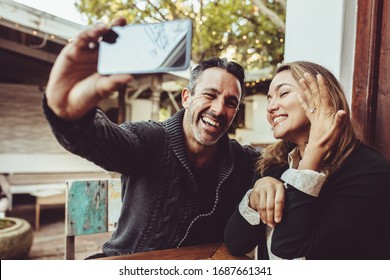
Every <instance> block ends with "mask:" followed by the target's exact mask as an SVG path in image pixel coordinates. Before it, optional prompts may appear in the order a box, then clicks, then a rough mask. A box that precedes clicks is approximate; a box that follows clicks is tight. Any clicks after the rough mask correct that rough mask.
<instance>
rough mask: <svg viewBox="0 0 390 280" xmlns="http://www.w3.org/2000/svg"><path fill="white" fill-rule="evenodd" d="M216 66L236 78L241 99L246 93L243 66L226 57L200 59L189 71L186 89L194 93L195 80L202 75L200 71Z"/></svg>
mask: <svg viewBox="0 0 390 280" xmlns="http://www.w3.org/2000/svg"><path fill="white" fill-rule="evenodd" d="M213 67H218V68H221V69H224V70H226V71H227V72H229V73H230V74H232V75H233V76H234V77H236V78H237V79H238V81H239V82H240V86H241V100H240V101H242V100H243V99H244V97H245V95H246V91H245V71H244V68H243V67H242V66H241V65H240V64H238V63H237V62H234V61H229V60H227V59H226V58H219V57H212V58H209V59H206V60H203V61H201V62H200V63H199V64H198V65H197V66H196V67H195V68H194V69H193V70H192V72H191V78H190V81H189V83H188V86H187V87H188V89H189V90H190V92H191V95H193V94H194V93H195V87H196V84H197V80H198V78H199V77H200V75H202V73H203V72H204V71H205V70H206V69H208V68H213Z"/></svg>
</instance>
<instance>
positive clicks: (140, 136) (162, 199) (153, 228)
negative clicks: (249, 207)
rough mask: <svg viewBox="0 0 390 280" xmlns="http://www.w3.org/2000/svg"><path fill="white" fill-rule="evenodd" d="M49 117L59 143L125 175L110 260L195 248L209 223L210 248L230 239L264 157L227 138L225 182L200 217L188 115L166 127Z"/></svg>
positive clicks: (222, 164) (222, 165) (107, 249)
mask: <svg viewBox="0 0 390 280" xmlns="http://www.w3.org/2000/svg"><path fill="white" fill-rule="evenodd" d="M43 107H44V112H45V114H46V117H47V119H48V121H49V123H50V125H51V127H52V130H53V133H54V135H55V136H56V138H57V140H58V141H59V143H60V144H61V145H62V146H63V147H64V148H65V149H67V150H69V151H71V152H72V153H75V154H77V155H80V156H82V157H84V158H86V159H88V160H90V161H92V162H94V163H95V164H97V165H99V166H101V167H102V168H104V169H106V170H108V171H114V172H118V173H121V174H122V202H123V205H122V209H121V215H120V217H119V220H118V226H117V228H116V230H115V231H114V233H113V235H112V238H111V239H110V240H109V241H107V242H106V243H105V244H104V245H103V252H104V253H105V254H106V255H108V256H113V255H121V254H129V253H136V252H144V251H151V250H161V249H166V248H174V247H180V246H188V245H195V244H191V241H190V240H191V239H190V240H188V236H189V235H191V233H192V232H191V230H192V228H193V225H194V224H195V223H197V222H199V221H201V220H202V219H203V220H202V222H204V223H205V224H206V225H207V228H205V229H204V230H205V231H208V233H209V240H206V241H207V242H216V241H223V230H224V227H225V224H226V222H227V219H228V218H229V216H230V215H231V214H232V213H233V211H234V208H235V205H237V203H239V201H240V200H241V198H242V196H243V195H244V194H245V192H246V191H247V189H248V188H249V186H250V183H251V179H252V177H253V174H254V173H253V170H254V165H255V162H256V159H257V157H258V156H259V153H258V152H257V151H255V150H254V149H253V148H251V147H248V146H244V147H243V146H241V145H240V144H238V143H237V142H236V141H235V140H231V139H229V138H228V136H227V135H224V136H223V137H222V138H221V139H220V141H219V145H221V146H220V149H221V150H222V152H221V157H220V159H219V163H218V164H219V172H218V184H217V186H216V197H215V201H214V206H213V208H212V210H211V211H210V212H208V213H201V212H200V205H199V191H198V188H199V187H198V186H197V183H196V180H195V177H194V175H193V172H192V171H191V166H190V163H189V161H188V157H187V151H186V146H185V142H184V135H183V126H182V122H183V116H184V110H182V111H180V112H178V113H176V114H175V115H174V116H173V117H171V118H170V119H168V120H167V121H165V122H154V121H142V122H129V123H124V124H122V125H121V126H118V125H116V124H113V123H112V122H110V121H109V120H108V119H107V118H106V116H105V115H104V114H103V113H102V112H101V111H99V110H92V111H90V112H89V113H88V114H87V115H86V116H85V117H83V118H82V119H80V120H77V121H65V120H62V119H60V118H58V117H57V116H56V115H55V114H54V113H53V112H52V111H51V110H50V108H49V107H48V106H47V103H46V101H45V99H44V102H43Z"/></svg>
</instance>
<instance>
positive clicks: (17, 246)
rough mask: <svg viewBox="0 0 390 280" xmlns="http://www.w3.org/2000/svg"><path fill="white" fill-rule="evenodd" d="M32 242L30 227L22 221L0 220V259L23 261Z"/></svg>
mask: <svg viewBox="0 0 390 280" xmlns="http://www.w3.org/2000/svg"><path fill="white" fill-rule="evenodd" d="M32 241H33V232H32V228H31V225H30V224H29V223H28V222H27V221H26V220H23V219H20V218H14V217H5V218H0V259H1V260H6V259H24V258H25V257H26V256H27V255H28V252H29V251H30V248H31V245H32Z"/></svg>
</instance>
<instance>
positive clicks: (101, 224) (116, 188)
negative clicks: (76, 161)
mask: <svg viewBox="0 0 390 280" xmlns="http://www.w3.org/2000/svg"><path fill="white" fill-rule="evenodd" d="M121 206H122V201H121V181H120V179H118V178H115V179H102V180H96V179H93V180H77V181H68V182H67V187H66V205H65V259H66V260H72V259H75V236H77V235H84V234H94V233H102V232H108V231H114V230H115V227H116V225H117V221H118V218H119V214H120V209H121Z"/></svg>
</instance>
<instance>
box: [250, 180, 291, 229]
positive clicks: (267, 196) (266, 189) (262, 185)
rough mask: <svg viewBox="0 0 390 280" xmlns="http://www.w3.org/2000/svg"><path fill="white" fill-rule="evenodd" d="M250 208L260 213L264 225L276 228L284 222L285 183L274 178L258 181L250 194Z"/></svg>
mask: <svg viewBox="0 0 390 280" xmlns="http://www.w3.org/2000/svg"><path fill="white" fill-rule="evenodd" d="M249 206H250V207H251V208H252V209H254V210H256V211H257V212H258V213H259V215H260V219H261V220H262V221H263V223H264V224H267V225H269V226H270V227H274V226H275V224H276V223H279V222H280V221H281V220H282V212H283V206H284V185H283V183H282V182H280V181H279V180H277V179H275V178H273V177H263V178H260V179H258V180H257V181H256V183H255V185H254V187H253V190H252V192H251V194H250V197H249Z"/></svg>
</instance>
